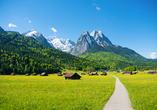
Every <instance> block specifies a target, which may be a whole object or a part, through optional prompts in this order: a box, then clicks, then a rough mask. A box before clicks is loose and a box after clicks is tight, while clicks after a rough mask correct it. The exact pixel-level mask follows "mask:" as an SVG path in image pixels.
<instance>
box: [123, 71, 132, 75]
mask: <svg viewBox="0 0 157 110" xmlns="http://www.w3.org/2000/svg"><path fill="white" fill-rule="evenodd" d="M122 74H123V75H132V71H124V73H122Z"/></svg>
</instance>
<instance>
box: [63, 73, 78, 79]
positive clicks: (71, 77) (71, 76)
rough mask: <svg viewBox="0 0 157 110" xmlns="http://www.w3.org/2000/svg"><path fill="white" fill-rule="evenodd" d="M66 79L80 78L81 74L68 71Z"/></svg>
mask: <svg viewBox="0 0 157 110" xmlns="http://www.w3.org/2000/svg"><path fill="white" fill-rule="evenodd" d="M64 77H65V79H80V78H81V76H80V75H79V74H77V73H67V74H66V75H65V76H64Z"/></svg>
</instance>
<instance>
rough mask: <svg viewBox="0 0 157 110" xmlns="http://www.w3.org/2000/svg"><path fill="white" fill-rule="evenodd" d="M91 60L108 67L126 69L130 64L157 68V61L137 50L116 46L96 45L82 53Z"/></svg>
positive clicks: (143, 67) (137, 66)
mask: <svg viewBox="0 0 157 110" xmlns="http://www.w3.org/2000/svg"><path fill="white" fill-rule="evenodd" d="M79 57H81V58H86V59H88V60H91V61H95V62H98V63H101V64H103V65H105V66H106V67H107V69H117V70H120V69H125V68H127V67H129V66H135V67H136V68H138V69H139V70H140V69H145V70H148V69H157V61H156V60H150V59H146V58H144V57H143V56H141V55H139V54H138V53H136V52H135V51H133V50H131V49H128V48H123V47H120V46H119V47H115V46H105V47H101V46H98V45H97V46H95V47H93V48H91V49H89V50H87V51H86V52H85V53H83V54H82V55H80V56H79Z"/></svg>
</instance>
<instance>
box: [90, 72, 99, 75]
mask: <svg viewBox="0 0 157 110" xmlns="http://www.w3.org/2000/svg"><path fill="white" fill-rule="evenodd" d="M89 75H98V73H97V72H92V73H89Z"/></svg>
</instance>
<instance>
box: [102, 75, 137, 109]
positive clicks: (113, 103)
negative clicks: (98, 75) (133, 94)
mask: <svg viewBox="0 0 157 110" xmlns="http://www.w3.org/2000/svg"><path fill="white" fill-rule="evenodd" d="M112 76H113V75H112ZM113 77H115V78H116V83H115V90H114V93H113V94H112V96H111V97H110V99H109V100H108V102H107V103H106V104H105V106H104V108H103V110H134V109H133V108H132V107H131V101H130V98H129V95H128V91H127V89H126V88H125V86H124V85H123V84H122V83H121V82H120V80H119V78H117V77H116V76H113Z"/></svg>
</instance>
